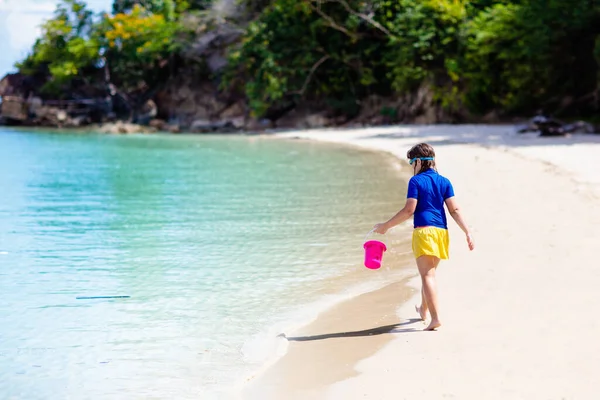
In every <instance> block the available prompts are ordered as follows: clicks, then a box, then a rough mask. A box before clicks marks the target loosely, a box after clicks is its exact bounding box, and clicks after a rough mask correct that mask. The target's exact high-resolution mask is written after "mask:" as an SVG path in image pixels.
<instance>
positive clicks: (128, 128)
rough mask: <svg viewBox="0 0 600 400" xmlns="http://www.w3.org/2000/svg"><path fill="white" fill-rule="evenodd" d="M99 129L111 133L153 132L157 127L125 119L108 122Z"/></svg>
mask: <svg viewBox="0 0 600 400" xmlns="http://www.w3.org/2000/svg"><path fill="white" fill-rule="evenodd" d="M97 130H98V131H99V132H101V133H110V134H118V133H125V134H127V133H151V132H155V131H156V129H155V128H152V127H148V126H142V125H137V124H132V123H129V122H123V121H117V122H115V123H108V124H104V125H101V126H100V127H99V128H98V129H97Z"/></svg>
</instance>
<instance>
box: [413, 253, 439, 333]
mask: <svg viewBox="0 0 600 400" xmlns="http://www.w3.org/2000/svg"><path fill="white" fill-rule="evenodd" d="M439 262H440V259H439V258H437V257H433V256H421V257H419V258H417V266H418V267H419V274H420V275H421V282H422V284H423V294H424V297H425V302H424V303H423V304H425V303H426V304H427V308H428V309H429V312H430V313H431V323H430V324H429V326H428V327H427V328H425V330H434V329H436V328H438V327H440V326H441V325H442V324H441V322H440V319H439V315H438V310H439V309H438V299H437V288H436V282H435V270H436V267H437V266H438V264H439Z"/></svg>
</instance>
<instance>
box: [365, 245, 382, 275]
mask: <svg viewBox="0 0 600 400" xmlns="http://www.w3.org/2000/svg"><path fill="white" fill-rule="evenodd" d="M363 247H364V249H365V267H367V268H369V269H378V268H379V267H381V258H382V257H383V253H384V252H385V251H386V250H387V247H385V244H383V243H381V242H380V241H378V240H369V241H368V242H366V243H365V244H364V245H363Z"/></svg>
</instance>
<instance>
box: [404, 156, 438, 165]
mask: <svg viewBox="0 0 600 400" xmlns="http://www.w3.org/2000/svg"><path fill="white" fill-rule="evenodd" d="M417 160H421V161H433V157H415V158H411V159H410V160H409V161H408V163H409V164H410V165H413V163H414V162H415V161H417Z"/></svg>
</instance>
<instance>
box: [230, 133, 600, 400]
mask: <svg viewBox="0 0 600 400" xmlns="http://www.w3.org/2000/svg"><path fill="white" fill-rule="evenodd" d="M277 137H278V138H284V139H300V140H306V139H308V140H319V141H330V142H336V143H343V144H348V145H352V146H359V147H362V148H365V149H371V150H378V151H385V152H388V153H391V154H394V155H396V156H397V157H398V158H400V159H401V160H405V159H406V151H407V150H408V149H409V148H410V147H411V146H412V145H414V144H416V143H418V142H427V143H430V144H431V145H433V147H434V148H435V150H436V157H437V167H438V170H439V172H440V173H441V174H442V175H445V176H447V177H448V178H449V179H450V180H451V181H452V183H453V185H454V189H455V192H456V198H457V200H458V202H459V204H460V206H461V209H462V212H463V215H464V217H465V218H466V220H467V222H468V224H469V225H470V226H471V230H472V233H473V235H474V239H475V244H476V249H475V251H473V252H469V251H468V248H467V245H466V242H465V239H464V235H463V233H462V232H461V231H460V229H459V228H458V227H457V226H456V224H455V223H454V222H453V221H450V227H449V230H450V237H451V244H450V260H448V261H443V262H442V263H441V265H440V267H439V268H438V290H439V297H440V307H441V319H442V323H443V326H442V327H441V329H440V330H438V331H436V332H423V331H422V329H423V328H424V327H425V325H423V323H422V322H421V321H418V320H417V319H416V317H417V314H416V313H415V311H414V305H415V304H418V299H417V297H416V296H415V295H416V294H417V293H418V290H419V288H420V281H419V279H418V276H417V271H416V267H415V268H414V275H413V276H412V278H409V279H406V280H404V281H401V282H397V283H396V284H392V285H388V286H386V287H384V288H383V289H380V290H377V291H375V292H371V293H367V294H363V295H361V296H357V297H355V298H352V299H350V300H347V301H345V302H343V303H340V304H338V305H337V306H335V307H333V308H331V309H329V310H328V311H326V312H324V313H322V314H321V315H320V316H319V317H318V318H317V319H316V320H315V321H314V322H312V323H311V324H310V325H308V326H305V327H303V328H302V329H300V330H298V331H294V332H284V333H285V335H286V336H287V337H288V339H289V338H292V340H289V348H288V351H287V353H286V354H285V355H284V356H283V357H282V358H281V359H280V360H278V361H277V362H276V363H274V364H273V365H272V366H271V367H270V368H268V369H267V370H266V371H264V372H263V373H261V374H259V375H256V376H254V377H252V378H251V379H249V380H248V382H247V384H246V387H245V388H244V390H243V391H242V397H243V398H245V399H267V398H274V399H442V398H444V399H446V398H450V399H451V398H454V399H588V398H593V397H594V394H595V392H597V390H598V389H599V387H600V384H599V383H598V382H597V379H596V378H597V376H598V365H600V344H599V343H598V341H597V338H598V337H600V324H599V323H598V321H597V320H596V318H595V316H596V314H597V311H598V309H599V308H600V292H599V291H598V287H600V269H599V268H598V263H597V261H596V257H597V255H596V253H595V249H596V247H597V243H598V238H599V235H598V233H597V226H598V225H599V224H600V136H598V135H575V136H572V137H567V138H540V137H536V136H535V135H530V134H527V135H518V134H516V133H515V131H514V128H513V127H512V126H477V125H472V126H471V125H453V126H439V125H438V126H391V127H381V128H368V129H347V130H342V129H336V130H309V131H296V132H287V133H282V134H278V135H277ZM406 170H407V171H408V167H406ZM402 206H403V203H402V204H398V209H400V208H401V207H402ZM377 222H382V221H376V220H374V221H373V224H375V223H377ZM406 228H407V227H406V226H400V227H397V228H395V230H398V229H401V230H402V229H403V230H405V231H406V232H404V234H406V235H409V230H407V229H406ZM384 262H385V260H384ZM407 262H414V261H411V260H407Z"/></svg>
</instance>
